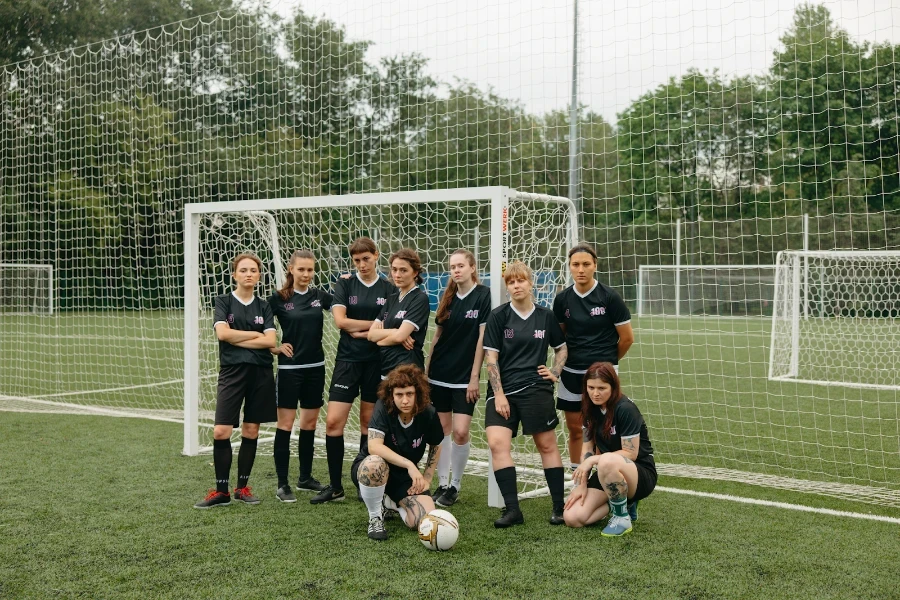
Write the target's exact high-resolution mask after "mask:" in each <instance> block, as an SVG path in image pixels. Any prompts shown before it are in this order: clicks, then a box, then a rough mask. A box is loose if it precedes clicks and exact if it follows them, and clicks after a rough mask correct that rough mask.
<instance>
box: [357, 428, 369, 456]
mask: <svg viewBox="0 0 900 600" xmlns="http://www.w3.org/2000/svg"><path fill="white" fill-rule="evenodd" d="M368 452H369V434H368V433H361V434H359V453H360V454H363V453H368Z"/></svg>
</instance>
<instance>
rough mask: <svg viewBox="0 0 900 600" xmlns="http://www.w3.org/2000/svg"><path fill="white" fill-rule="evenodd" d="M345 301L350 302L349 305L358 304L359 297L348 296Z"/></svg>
mask: <svg viewBox="0 0 900 600" xmlns="http://www.w3.org/2000/svg"><path fill="white" fill-rule="evenodd" d="M347 300H349V301H350V304H359V296H350V297H349V298H347Z"/></svg>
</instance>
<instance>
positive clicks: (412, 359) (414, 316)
mask: <svg viewBox="0 0 900 600" xmlns="http://www.w3.org/2000/svg"><path fill="white" fill-rule="evenodd" d="M430 314H431V305H430V303H429V302H428V294H426V293H425V292H423V291H422V290H421V289H419V288H418V287H414V288H413V289H411V290H409V291H408V292H406V294H403V295H401V294H400V292H395V293H393V294H391V295H390V297H388V301H387V305H386V306H385V307H384V312H383V313H382V314H381V316H379V317H378V320H379V321H381V323H382V325H384V328H385V329H400V326H401V325H402V324H403V323H410V324H411V325H412V326H413V328H414V329H415V331H413V332H412V339H413V341H414V342H415V346H413V349H412V350H407V349H406V348H404V347H403V345H402V344H397V345H395V346H380V347H379V350H381V372H382V374H387V373H389V372H390V371H391V370H392V369H395V368H397V367H399V366H400V365H406V364H413V365H416V366H418V367H419V368H420V369H424V368H425V356H424V354H423V353H422V347H423V346H425V336H426V335H427V334H428V317H429V316H430Z"/></svg>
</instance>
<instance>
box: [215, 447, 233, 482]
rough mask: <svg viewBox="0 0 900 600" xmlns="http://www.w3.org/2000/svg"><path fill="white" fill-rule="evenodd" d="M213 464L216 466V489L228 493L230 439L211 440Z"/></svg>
mask: <svg viewBox="0 0 900 600" xmlns="http://www.w3.org/2000/svg"><path fill="white" fill-rule="evenodd" d="M213 464H214V465H215V466H216V490H217V491H219V492H222V493H223V494H227V493H229V488H228V477H229V475H230V474H231V440H213Z"/></svg>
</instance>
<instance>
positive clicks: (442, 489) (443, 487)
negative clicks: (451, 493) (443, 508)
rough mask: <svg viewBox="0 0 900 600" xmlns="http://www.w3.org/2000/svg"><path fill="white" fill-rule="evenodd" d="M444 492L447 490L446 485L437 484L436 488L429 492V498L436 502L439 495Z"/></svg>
mask: <svg viewBox="0 0 900 600" xmlns="http://www.w3.org/2000/svg"><path fill="white" fill-rule="evenodd" d="M446 492H447V486H446V485H441V486H438V489H436V490H434V491H433V492H432V493H431V499H432V500H434V501H435V502H437V500H438V498H440V497H441V496H443V495H444V494H445V493H446Z"/></svg>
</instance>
